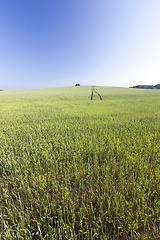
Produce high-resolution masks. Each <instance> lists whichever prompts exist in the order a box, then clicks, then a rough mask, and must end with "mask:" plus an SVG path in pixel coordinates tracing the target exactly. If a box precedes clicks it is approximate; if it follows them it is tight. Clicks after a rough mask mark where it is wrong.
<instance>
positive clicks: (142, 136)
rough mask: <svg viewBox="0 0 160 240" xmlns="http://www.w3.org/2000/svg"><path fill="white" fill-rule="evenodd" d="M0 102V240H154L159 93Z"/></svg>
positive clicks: (85, 89) (73, 92)
mask: <svg viewBox="0 0 160 240" xmlns="http://www.w3.org/2000/svg"><path fill="white" fill-rule="evenodd" d="M95 90H96V91H97V92H98V93H99V94H100V95H101V96H102V100H100V99H99V96H98V95H97V94H96V93H94V95H93V100H92V101H91V93H92V86H80V87H64V88H48V89H47V88H46V89H37V90H19V91H1V92H0V191H1V194H0V239H4V240H5V239H9V240H12V239H16V240H17V239H18V240H20V239H26V240H29V239H30V240H31V239H46V240H50V239H57V240H63V239H68V240H69V239H73V240H79V239H91V240H92V239H97V240H98V239H104V240H107V239H108V240H109V239H110V240H112V239H123V240H125V239H160V90H156V89H155V90H142V89H131V88H128V89H127V88H112V87H95Z"/></svg>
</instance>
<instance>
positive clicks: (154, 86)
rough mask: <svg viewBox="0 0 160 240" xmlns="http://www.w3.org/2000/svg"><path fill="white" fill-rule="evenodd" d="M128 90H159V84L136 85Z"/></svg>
mask: <svg viewBox="0 0 160 240" xmlns="http://www.w3.org/2000/svg"><path fill="white" fill-rule="evenodd" d="M130 88H141V89H160V84H156V85H137V86H133V87H130Z"/></svg>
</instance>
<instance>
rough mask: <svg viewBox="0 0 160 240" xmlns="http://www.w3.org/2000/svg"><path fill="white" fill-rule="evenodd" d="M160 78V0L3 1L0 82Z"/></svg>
mask: <svg viewBox="0 0 160 240" xmlns="http://www.w3.org/2000/svg"><path fill="white" fill-rule="evenodd" d="M76 83H80V84H81V85H101V86H119V87H129V86H134V85H138V84H153V85H154V84H157V83H160V1H159V0H134V1H132V0H121V1H120V0H23V1H22V0H0V89H4V90H12V89H32V88H45V87H62V86H74V85H75V84H76Z"/></svg>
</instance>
